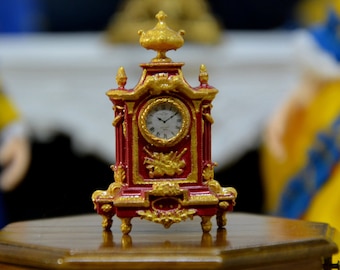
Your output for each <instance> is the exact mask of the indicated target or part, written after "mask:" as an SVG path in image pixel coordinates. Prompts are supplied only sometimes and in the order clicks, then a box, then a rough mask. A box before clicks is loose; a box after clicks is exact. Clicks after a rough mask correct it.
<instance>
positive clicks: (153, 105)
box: [139, 98, 189, 146]
mask: <svg viewBox="0 0 340 270" xmlns="http://www.w3.org/2000/svg"><path fill="white" fill-rule="evenodd" d="M188 121H189V112H188V110H187V108H186V106H185V105H184V104H183V103H182V102H181V101H179V100H178V99H175V98H156V99H152V100H149V101H148V102H147V103H146V104H145V106H144V107H143V108H142V114H141V118H140V122H139V123H140V130H141V133H142V135H143V136H144V138H145V139H146V140H147V141H148V142H149V143H152V144H155V145H159V146H171V145H174V144H175V143H177V142H179V141H180V140H181V139H183V137H184V136H185V135H186V133H187V132H188V129H189V127H188V126H189V125H188Z"/></svg>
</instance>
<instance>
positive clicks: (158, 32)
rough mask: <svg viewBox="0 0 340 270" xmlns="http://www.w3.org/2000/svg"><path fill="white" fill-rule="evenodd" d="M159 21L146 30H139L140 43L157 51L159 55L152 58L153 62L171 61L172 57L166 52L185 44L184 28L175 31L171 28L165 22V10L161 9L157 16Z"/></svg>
mask: <svg viewBox="0 0 340 270" xmlns="http://www.w3.org/2000/svg"><path fill="white" fill-rule="evenodd" d="M155 17H156V18H157V19H158V23H157V24H156V26H155V27H154V28H153V29H151V30H148V31H146V32H144V31H143V30H139V31H138V34H139V35H140V38H139V43H140V44H141V46H143V47H144V48H145V49H147V50H150V49H151V50H154V51H156V52H157V56H156V57H155V58H153V59H152V62H171V59H170V58H168V57H167V56H166V52H167V51H169V50H177V49H178V48H180V47H182V46H183V44H184V39H183V38H182V36H183V35H184V33H185V31H184V30H179V31H178V32H175V31H174V30H172V29H170V28H169V27H168V26H167V24H166V23H165V21H164V20H165V18H166V17H167V15H166V14H165V13H164V11H162V10H161V11H159V12H158V13H157V14H156V16H155Z"/></svg>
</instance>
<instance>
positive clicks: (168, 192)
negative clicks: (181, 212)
mask: <svg viewBox="0 0 340 270" xmlns="http://www.w3.org/2000/svg"><path fill="white" fill-rule="evenodd" d="M149 194H151V195H154V196H177V195H181V194H183V190H182V189H181V188H180V186H179V184H178V183H175V182H169V181H166V182H158V183H154V184H153V185H152V190H151V191H149Z"/></svg>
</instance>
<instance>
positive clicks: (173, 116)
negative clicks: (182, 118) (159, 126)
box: [164, 112, 178, 123]
mask: <svg viewBox="0 0 340 270" xmlns="http://www.w3.org/2000/svg"><path fill="white" fill-rule="evenodd" d="M176 114H178V112H176V113H174V114H173V115H171V116H170V117H169V118H168V119H166V120H164V123H165V122H168V120H170V119H171V118H172V117H174V116H175V115H176Z"/></svg>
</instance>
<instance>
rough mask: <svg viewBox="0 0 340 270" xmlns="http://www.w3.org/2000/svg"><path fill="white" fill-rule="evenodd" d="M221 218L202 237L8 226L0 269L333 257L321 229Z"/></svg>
mask: <svg viewBox="0 0 340 270" xmlns="http://www.w3.org/2000/svg"><path fill="white" fill-rule="evenodd" d="M227 218H228V224H227V226H226V228H225V229H217V226H216V222H215V220H214V219H212V223H213V227H212V230H211V232H210V233H202V230H201V226H200V221H201V220H200V218H198V217H197V218H196V217H195V218H194V219H193V220H188V221H183V222H181V223H177V224H173V225H172V226H171V227H170V228H168V229H165V228H164V227H163V226H162V225H160V224H156V223H152V222H149V221H146V220H141V219H139V218H134V219H132V225H133V227H132V231H131V233H130V234H129V235H122V233H121V231H120V220H119V219H118V218H117V217H114V219H113V220H114V221H113V225H112V231H111V232H103V231H102V227H101V217H100V216H99V215H97V214H89V215H79V216H70V217H59V218H49V219H42V220H32V221H24V222H16V223H12V224H9V225H8V226H6V227H5V228H4V229H3V230H2V231H0V266H1V265H3V266H7V269H31V268H29V267H34V269H37V268H39V269H96V270H99V269H112V268H115V269H175V268H176V269H205V270H207V269H222V268H223V269H231V268H232V269H253V268H251V267H255V268H256V267H258V268H256V269H274V268H271V267H268V268H265V266H269V265H277V266H279V265H281V264H284V263H287V262H288V263H293V264H292V265H296V262H297V261H302V262H303V264H304V265H306V264H309V263H311V262H312V261H313V262H312V265H314V266H316V267H320V262H321V258H329V257H331V256H332V254H335V253H336V252H337V245H336V242H335V240H334V239H335V236H336V234H337V231H335V230H334V229H333V228H331V227H330V226H329V225H327V224H324V223H312V222H305V221H298V220H290V219H283V218H276V217H268V216H262V215H255V214H247V213H235V212H234V213H229V214H228V215H227ZM315 258H316V259H315ZM1 263H2V264H1ZM113 266H114V267H113ZM250 266H251V267H250ZM300 266H301V265H300ZM25 267H26V268H25ZM1 269H3V268H1ZM275 269H281V268H280V267H277V268H275ZM282 269H286V268H282ZM292 269H293V268H292ZM304 269H307V268H304ZM309 269H313V268H312V267H310V268H309ZM315 269H318V268H315Z"/></svg>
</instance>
